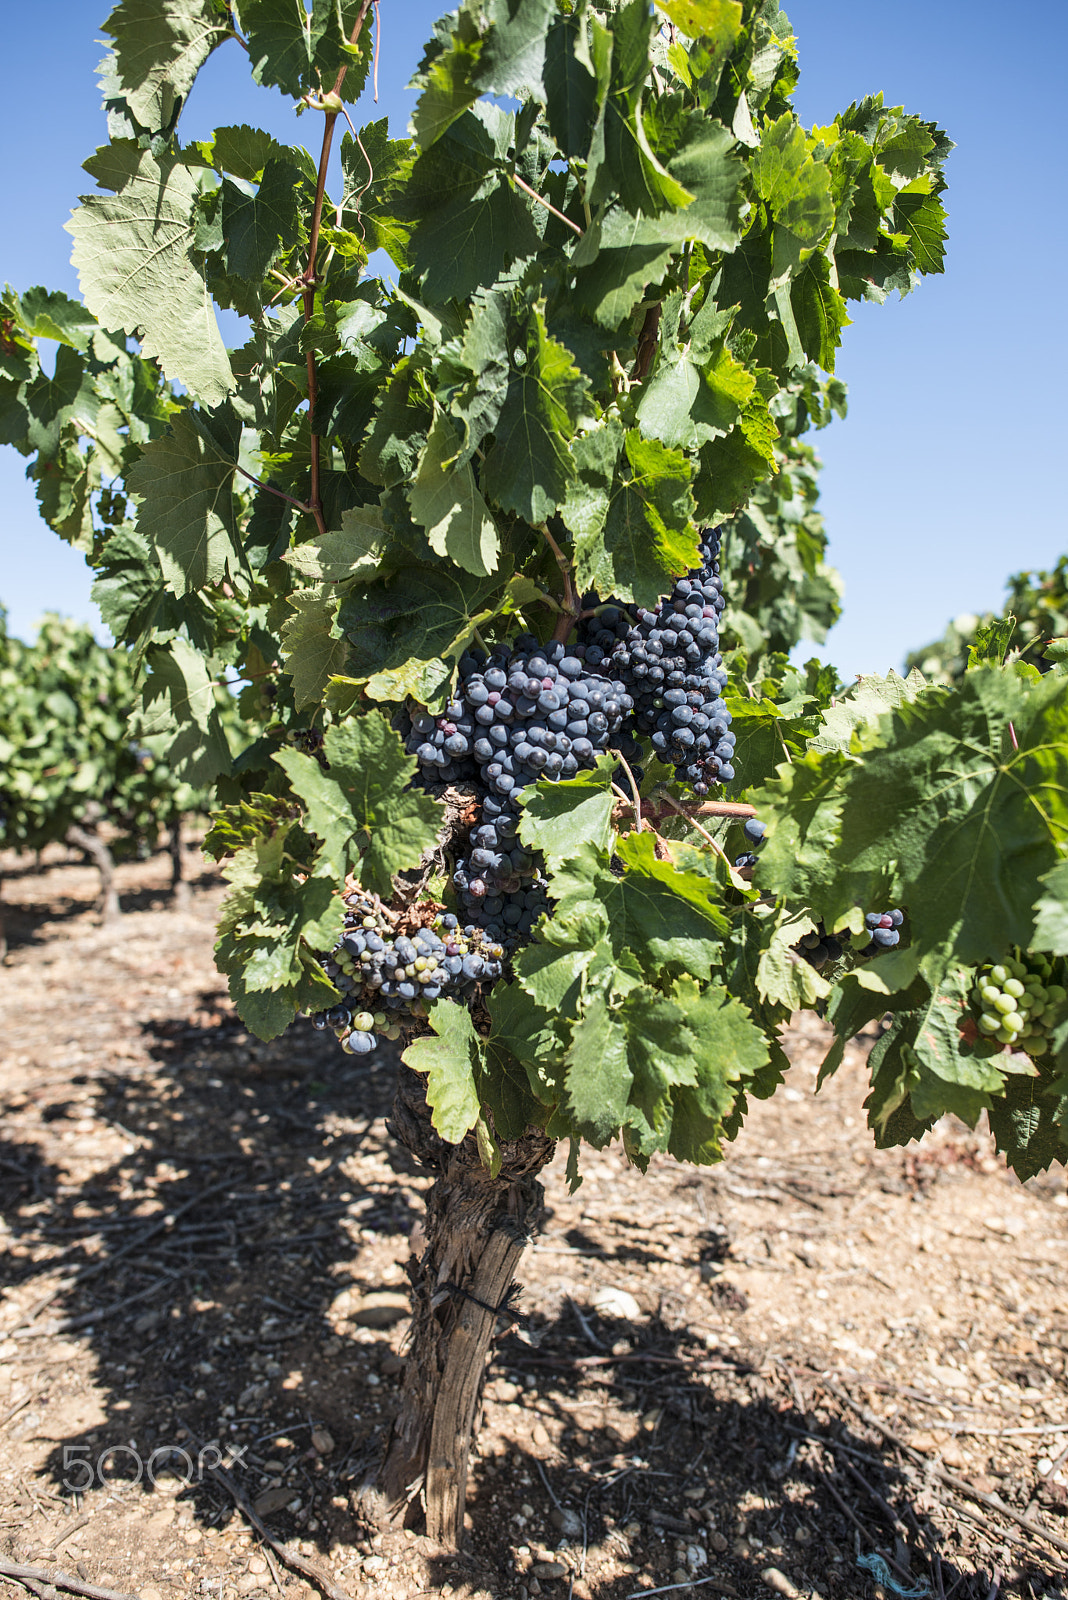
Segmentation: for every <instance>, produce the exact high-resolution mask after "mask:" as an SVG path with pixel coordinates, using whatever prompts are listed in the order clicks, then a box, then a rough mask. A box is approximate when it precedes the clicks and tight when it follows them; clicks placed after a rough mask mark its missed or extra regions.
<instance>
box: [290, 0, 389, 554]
mask: <svg viewBox="0 0 1068 1600" xmlns="http://www.w3.org/2000/svg"><path fill="white" fill-rule="evenodd" d="M370 9H371V0H363V4H362V5H361V6H360V14H359V16H358V17H357V18H356V25H355V27H354V28H353V30H352V33H351V34H350V35H349V43H350V44H355V43H356V41H357V39H358V38H359V37H360V32H361V30H362V28H363V24H364V19H365V18H366V16H367V13H368V11H370ZM376 15H377V8H376ZM348 70H349V69H348V64H347V63H346V65H345V66H343V67H342V68H341V69H340V71H339V72H338V75H337V77H336V78H335V79H334V88H333V91H332V92H333V93H334V94H335V95H340V93H341V88H342V85H343V84H344V82H345V75H346V73H347V72H348ZM337 118H338V113H337V112H336V111H327V112H326V113H325V122H324V124H323V147H322V150H321V152H320V154H319V172H318V175H317V177H316V180H315V205H314V206H313V208H312V219H311V229H310V231H309V236H308V266H307V270H306V272H305V273H304V277H303V280H302V281H303V284H304V290H303V295H304V326H305V327H307V326H308V325H309V323H310V322H311V320H312V317H313V316H314V315H315V285H316V282H317V278H316V272H315V264H316V258H317V256H318V254H319V230H320V228H321V227H322V221H323V200H324V199H325V196H326V169H327V167H328V166H329V165H330V148H331V145H332V144H333V140H334V124H335V122H336V121H337ZM317 393H318V378H317V373H316V367H315V351H314V350H313V349H312V348H311V347H310V341H309V349H308V429H309V442H310V456H311V485H310V487H311V493H310V494H309V495H308V505H307V508H306V509H307V510H309V511H310V512H311V514H312V516H313V517H314V518H315V526H316V527H317V528H318V530H319V533H320V534H321V535H325V534H326V521H325V519H324V517H323V501H322V495H321V493H320V486H319V435H318V434H317V433H316V431H315V402H316V397H317Z"/></svg>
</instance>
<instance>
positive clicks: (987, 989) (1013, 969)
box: [973, 955, 1068, 1056]
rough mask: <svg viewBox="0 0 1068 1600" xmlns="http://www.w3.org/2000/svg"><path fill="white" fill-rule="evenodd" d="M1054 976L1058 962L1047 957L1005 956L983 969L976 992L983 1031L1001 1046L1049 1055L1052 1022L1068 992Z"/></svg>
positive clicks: (1033, 1053) (1060, 1010) (1031, 1053)
mask: <svg viewBox="0 0 1068 1600" xmlns="http://www.w3.org/2000/svg"><path fill="white" fill-rule="evenodd" d="M1053 977H1054V969H1053V963H1052V962H1050V961H1049V960H1047V958H1046V957H1045V956H1042V955H1029V956H1028V957H1027V959H1026V960H1020V959H1019V957H1018V955H1017V956H1015V957H1014V956H1006V957H1005V959H1004V960H1003V961H1000V962H996V963H995V964H993V965H991V966H985V967H982V968H980V971H979V975H978V981H977V983H976V986H975V990H974V995H973V998H974V1000H975V1004H976V1006H977V1008H978V1011H979V1018H978V1027H979V1032H980V1033H981V1034H982V1035H983V1036H984V1038H987V1039H990V1040H991V1041H996V1042H997V1043H998V1044H1011V1045H1016V1046H1017V1048H1019V1049H1020V1050H1024V1051H1026V1052H1027V1054H1028V1055H1029V1056H1043V1055H1045V1054H1046V1051H1047V1050H1048V1049H1049V1047H1050V1038H1051V1031H1052V1028H1053V1025H1054V1023H1055V1022H1056V1021H1058V1020H1059V1018H1060V1015H1061V1012H1062V1011H1063V1009H1064V1003H1065V1001H1066V1000H1068V990H1065V988H1064V986H1063V985H1062V984H1059V983H1055V982H1053Z"/></svg>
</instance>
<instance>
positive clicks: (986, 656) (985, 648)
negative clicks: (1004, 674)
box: [968, 613, 1016, 667]
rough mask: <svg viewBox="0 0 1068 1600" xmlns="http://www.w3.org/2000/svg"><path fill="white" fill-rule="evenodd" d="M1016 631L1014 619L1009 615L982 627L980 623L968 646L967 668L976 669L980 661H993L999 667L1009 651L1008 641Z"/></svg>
mask: <svg viewBox="0 0 1068 1600" xmlns="http://www.w3.org/2000/svg"><path fill="white" fill-rule="evenodd" d="M1015 630H1016V618H1015V617H1014V616H1013V615H1012V614H1011V613H1010V614H1009V615H1008V616H1007V617H998V618H996V619H995V620H994V621H993V622H991V623H989V624H988V625H987V626H986V627H984V626H983V625H982V624H981V623H980V625H979V627H978V628H976V630H975V639H974V640H973V642H972V643H971V644H970V645H969V646H968V666H969V667H977V666H978V665H979V663H980V662H981V661H993V662H994V663H995V665H997V666H999V667H1000V666H1001V664H1002V662H1003V661H1004V660H1005V657H1006V655H1007V654H1008V651H1009V640H1010V639H1011V638H1012V636H1013V633H1014V632H1015Z"/></svg>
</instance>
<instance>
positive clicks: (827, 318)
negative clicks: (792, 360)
mask: <svg viewBox="0 0 1068 1600" xmlns="http://www.w3.org/2000/svg"><path fill="white" fill-rule="evenodd" d="M790 307H791V310H792V311H793V317H794V327H795V329H796V331H797V337H798V339H799V341H800V344H801V348H802V350H803V351H804V353H805V355H806V356H807V357H808V359H809V360H810V361H815V362H817V363H818V364H819V366H821V367H822V368H823V370H824V372H833V371H834V359H835V352H836V350H837V349H838V346H839V345H840V344H841V342H842V330H843V328H848V327H849V322H850V318H849V314H848V312H847V311H846V304H845V301H844V300H843V299H842V296H841V295H840V294H839V293H838V290H837V289H836V288H835V287H834V285H833V284H832V283H831V278H830V266H829V264H828V261H827V257H826V256H825V255H822V254H820V253H819V252H817V253H816V254H815V255H813V256H810V258H809V259H808V261H806V262H805V264H804V266H803V267H802V268H801V270H800V272H798V273H797V274H796V276H795V277H794V278H793V280H792V282H791V284H790Z"/></svg>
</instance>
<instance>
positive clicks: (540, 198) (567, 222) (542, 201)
mask: <svg viewBox="0 0 1068 1600" xmlns="http://www.w3.org/2000/svg"><path fill="white" fill-rule="evenodd" d="M512 182H513V183H514V184H515V185H516V187H517V188H519V189H522V191H523V193H524V194H528V195H529V196H530V198H531V199H532V200H536V201H537V202H538V204H539V206H544V207H545V209H546V211H551V212H552V214H553V216H554V217H555V218H556V219H557V221H558V222H562V223H563V224H564V226H565V228H570V229H571V232H572V233H577V234H578V236H579V238H580V239H581V238H583V237H584V235H583V232H582V229H581V228H580V227H579V225H578V223H577V222H572V220H571V218H570V217H565V216H564V213H563V212H562V211H557V209H556V207H555V206H554V205H553V204H552V202H551V201H550V200H546V198H545V196H544V195H543V194H539V193H538V191H537V189H532V188H531V187H530V184H529V183H527V182H525V180H524V179H523V178H521V177H520V176H519V174H518V172H513V173H512Z"/></svg>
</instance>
